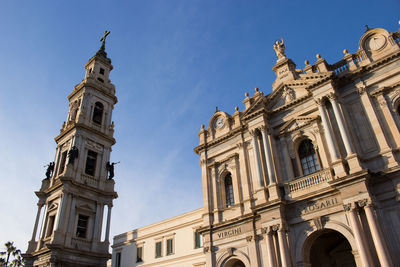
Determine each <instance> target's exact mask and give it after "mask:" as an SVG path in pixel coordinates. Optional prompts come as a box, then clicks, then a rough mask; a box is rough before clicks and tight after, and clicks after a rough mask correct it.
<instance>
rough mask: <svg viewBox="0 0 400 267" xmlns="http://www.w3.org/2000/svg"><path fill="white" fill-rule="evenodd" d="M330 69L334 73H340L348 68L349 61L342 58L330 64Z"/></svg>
mask: <svg viewBox="0 0 400 267" xmlns="http://www.w3.org/2000/svg"><path fill="white" fill-rule="evenodd" d="M331 70H332V71H333V72H334V73H336V75H339V74H340V73H343V72H346V71H348V70H349V63H348V62H347V61H346V60H344V59H342V60H341V61H339V62H337V63H335V64H333V65H331Z"/></svg>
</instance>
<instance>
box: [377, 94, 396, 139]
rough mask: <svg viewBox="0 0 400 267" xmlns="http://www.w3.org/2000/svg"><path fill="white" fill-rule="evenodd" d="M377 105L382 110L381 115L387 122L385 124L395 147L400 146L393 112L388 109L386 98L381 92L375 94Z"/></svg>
mask: <svg viewBox="0 0 400 267" xmlns="http://www.w3.org/2000/svg"><path fill="white" fill-rule="evenodd" d="M376 98H377V100H378V102H379V106H380V108H381V110H382V113H383V116H384V117H385V120H386V122H387V126H388V128H389V131H390V133H391V135H392V137H393V142H394V145H395V146H396V147H400V129H399V128H397V125H396V122H395V121H394V118H393V114H392V112H391V111H390V110H389V107H388V103H387V101H386V98H385V96H384V95H383V94H378V95H377V96H376Z"/></svg>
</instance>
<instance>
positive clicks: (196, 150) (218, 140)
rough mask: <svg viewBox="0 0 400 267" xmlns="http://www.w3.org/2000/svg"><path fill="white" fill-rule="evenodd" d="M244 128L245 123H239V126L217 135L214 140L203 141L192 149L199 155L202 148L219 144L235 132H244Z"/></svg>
mask: <svg viewBox="0 0 400 267" xmlns="http://www.w3.org/2000/svg"><path fill="white" fill-rule="evenodd" d="M246 129H247V125H241V126H239V127H238V128H236V129H233V130H232V131H229V132H228V133H227V134H225V135H223V136H220V137H218V138H217V139H214V140H212V141H210V142H208V143H205V144H202V145H200V146H197V147H195V148H194V149H193V151H194V152H195V153H196V154H198V155H199V154H200V152H201V151H202V150H204V149H206V148H209V147H212V146H214V145H216V144H219V143H221V142H222V141H225V140H227V139H230V138H233V137H235V136H236V134H237V133H242V132H244V131H245V130H246Z"/></svg>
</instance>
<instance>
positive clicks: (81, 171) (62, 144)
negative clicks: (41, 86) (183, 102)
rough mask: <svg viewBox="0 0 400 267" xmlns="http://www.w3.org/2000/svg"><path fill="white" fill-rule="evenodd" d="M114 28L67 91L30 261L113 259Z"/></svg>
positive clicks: (94, 263) (27, 260) (26, 256)
mask: <svg viewBox="0 0 400 267" xmlns="http://www.w3.org/2000/svg"><path fill="white" fill-rule="evenodd" d="M109 33H110V32H109V31H106V32H105V34H104V36H103V37H102V38H101V40H100V41H101V42H102V45H101V47H100V49H99V51H98V52H97V53H96V54H95V55H94V56H93V57H92V58H91V59H90V60H89V61H88V62H87V63H86V65H85V78H84V79H83V80H82V82H81V83H79V84H78V85H76V86H75V87H74V89H73V91H72V93H71V94H70V95H69V96H68V101H69V110H68V116H67V120H66V122H64V123H63V125H62V127H61V129H60V133H59V135H58V136H56V137H55V141H56V143H57V149H56V155H55V160H54V162H51V163H50V164H49V166H48V169H47V172H46V178H45V179H43V181H42V186H41V188H40V190H39V191H37V192H35V194H36V195H37V196H38V198H39V201H38V204H37V205H38V210H37V215H36V220H35V225H34V229H33V233H32V238H31V240H30V241H29V246H28V250H27V252H26V254H24V255H23V256H24V259H25V266H63V267H65V266H67V267H68V266H75V267H76V266H78V267H79V266H106V262H107V260H108V259H109V258H111V255H110V254H109V252H108V249H109V233H110V219H111V208H112V206H113V205H112V202H113V199H115V198H117V197H118V195H117V193H116V192H115V191H114V184H115V182H114V180H113V179H112V177H113V173H114V170H113V168H114V164H110V153H111V147H112V146H113V145H114V144H115V139H114V137H113V136H114V123H113V122H112V120H111V117H112V111H113V108H114V105H115V104H116V103H117V98H116V96H115V86H114V85H113V84H112V83H111V81H110V79H109V74H110V71H111V70H112V69H113V66H112V65H111V59H109V58H108V57H107V53H106V51H105V41H106V37H107V35H108V34H109ZM108 173H110V175H108ZM111 174H112V175H111ZM104 216H107V217H106V218H107V219H106V220H105V223H104V224H105V225H103V221H104V220H103V217H104ZM40 218H42V220H40ZM39 221H41V222H42V223H41V226H40V228H39V229H38V226H39ZM104 227H105V230H104Z"/></svg>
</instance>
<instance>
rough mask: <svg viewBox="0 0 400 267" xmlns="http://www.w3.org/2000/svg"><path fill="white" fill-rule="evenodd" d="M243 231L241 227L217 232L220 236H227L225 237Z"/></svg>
mask: <svg viewBox="0 0 400 267" xmlns="http://www.w3.org/2000/svg"><path fill="white" fill-rule="evenodd" d="M241 233H242V229H241V228H240V227H238V228H234V229H230V230H227V231H224V232H220V233H217V236H218V238H225V237H230V236H234V235H239V234H241Z"/></svg>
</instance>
